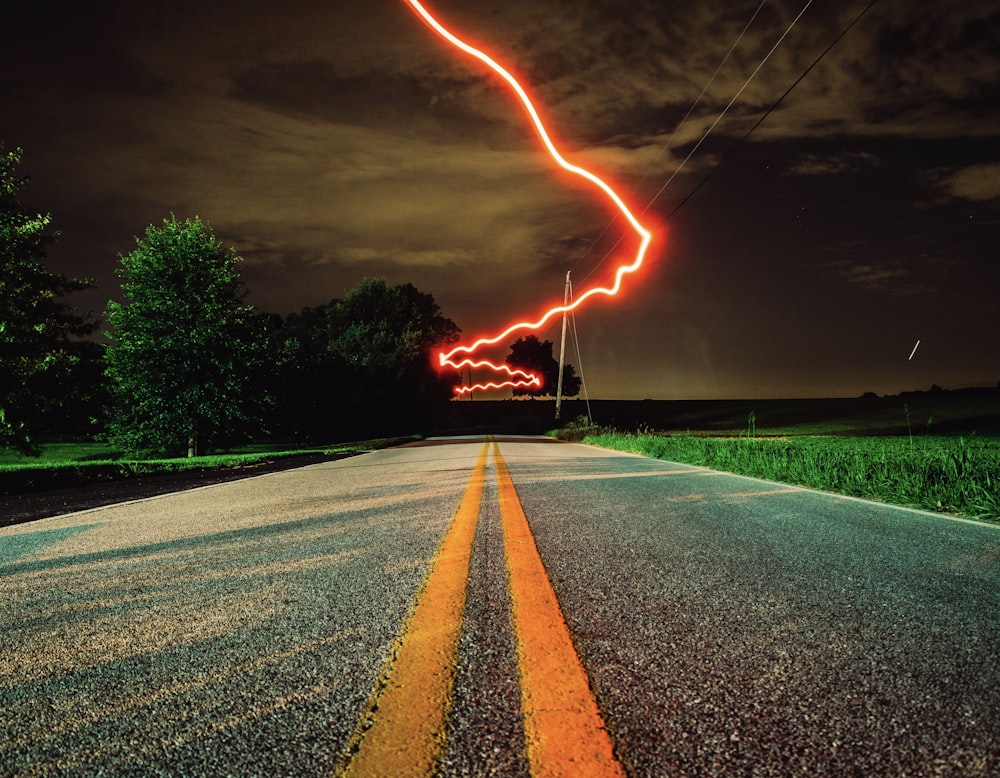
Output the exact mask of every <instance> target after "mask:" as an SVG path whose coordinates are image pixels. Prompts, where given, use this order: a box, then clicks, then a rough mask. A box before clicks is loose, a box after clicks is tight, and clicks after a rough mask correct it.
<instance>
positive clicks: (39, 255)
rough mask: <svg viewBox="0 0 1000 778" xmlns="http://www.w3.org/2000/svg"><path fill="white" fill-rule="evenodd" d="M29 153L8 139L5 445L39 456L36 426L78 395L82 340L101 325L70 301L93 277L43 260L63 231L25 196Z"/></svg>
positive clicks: (2, 214)
mask: <svg viewBox="0 0 1000 778" xmlns="http://www.w3.org/2000/svg"><path fill="white" fill-rule="evenodd" d="M21 155H22V151H21V149H19V148H18V149H14V150H13V151H10V152H7V153H4V152H3V146H2V145H0V446H2V447H5V448H12V449H14V450H16V451H19V452H21V453H24V454H38V445H37V440H36V431H40V430H44V429H45V427H46V424H47V423H48V421H49V420H50V419H51V418H52V417H53V416H57V415H58V414H59V413H60V411H61V410H62V409H64V408H65V407H67V406H68V404H71V403H72V402H73V401H74V400H75V399H77V398H76V395H77V394H78V393H77V392H75V391H73V390H72V387H73V382H72V381H71V380H69V378H70V376H71V375H73V371H74V367H75V366H76V365H77V364H78V363H79V361H80V357H81V346H80V341H79V340H78V339H79V338H80V337H82V336H84V335H87V334H89V333H91V332H93V331H94V330H95V329H97V326H98V325H97V323H96V322H94V321H92V317H91V316H90V315H89V314H88V315H86V316H82V315H80V314H79V313H77V311H76V310H75V309H74V308H73V307H72V306H71V305H70V304H69V303H67V302H65V301H64V300H63V298H64V297H65V296H66V295H68V294H70V293H72V292H78V291H81V290H83V289H88V288H90V287H92V286H93V282H92V281H85V280H79V279H75V278H73V279H71V278H67V277H66V276H63V275H60V274H58V273H53V272H51V271H49V270H48V269H46V268H45V266H44V265H43V264H42V263H43V262H44V260H45V250H46V247H47V246H49V245H51V244H52V243H54V242H55V240H56V238H57V237H58V233H48V232H47V231H48V229H49V225H50V223H51V221H52V215H51V214H45V215H44V216H43V215H42V214H38V213H32V212H31V211H29V210H28V209H26V208H25V207H24V206H23V205H22V204H21V202H20V200H19V194H20V191H21V189H23V188H24V186H25V185H26V184H27V183H28V179H27V178H21V177H18V176H17V175H15V168H16V167H17V165H19V164H20V162H21ZM74 339H76V340H74Z"/></svg>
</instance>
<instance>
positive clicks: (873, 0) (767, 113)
mask: <svg viewBox="0 0 1000 778" xmlns="http://www.w3.org/2000/svg"><path fill="white" fill-rule="evenodd" d="M877 2H878V0H871V2H869V3H868V5H866V6H865V7H864V9H863V10H862V11H861V13H859V14H858V15H857V16H855V17H854V19H852V20H851V22H850V24H848V25H847V26H846V27H845V28H844V29H843V30H841V31H840V33H839V34H838V35H837V37H836V38H834V39H833V40H832V41H831V42H830V44H829V45H828V46H827V47H826V48H825V49H823V51H822V52H820V55H819V56H818V57H816V59H814V60H813V61H812V64H810V65H809V67H807V68H806V69H805V70H803V71H802V74H801V75H800V76H799V77H798V78H796V79H795V80H794V81H793V82H792V84H791V86H789V87H788V89H786V90H785V91H784V93H783V94H782V95H781V97H779V98H778V99H777V100H775V101H774V103H772V104H771V107H770V108H768V109H767V110H766V111H764V113H763V114H761V116H760V118H759V119H757V121H756V122H754V124H753V126H752V127H751V128H750V129H749V130H747V131H746V133H744V135H743V137H742V138H740V139H739V140H738V141H736V143H734V144H733V145H732V146H731V147H730V148H729V150H728V151H726V152H725V154H723V155H722V157H721V158H720V159H719V164H717V165H716V166H715V167H713V168H712V169H711V170H709V171H708V172H707V173H706V174H705V175H704V176H703V177H702V179H701V180H700V181H699V182H698V183H697V184H696V185H695V187H694V188H693V189H692V190H691V191H690V192H688V193H687V194H686V195H685V196H684V198H683V199H682V200H681V201H680V202H679V203H677V205H675V206H674V207H673V209H672V210H671V211H670V213H668V214H667V216H666V218H667V219H670V218H671V217H672V216H673V215H674V214H675V213H677V212H678V211H679V210H680V209H681V208H682V207H683V206H684V204H685V203H686V202H687V201H688V200H690V199H691V198H692V197H694V195H695V193H696V192H697V191H698V190H699V189H701V188H702V187H703V186H704V185H705V183H706V182H707V181H708V179H710V178H711V177H712V176H713V175H715V173H716V171H717V170H718V169H719V168H720V167H722V165H723V164H724V163H725V162H726V161H727V160H728V159H729V157H730V156H732V154H733V152H735V151H736V150H737V149H738V148H739V147H740V146H742V145H743V143H744V142H745V141H746V139H747V138H749V137H750V136H751V135H752V134H753V132H754V130H756V129H757V128H758V127H760V125H761V124H763V123H764V120H765V119H767V117H768V116H770V115H771V112H772V111H774V109H775V108H777V107H778V106H779V105H781V103H782V102H783V101H784V99H785V98H786V97H788V95H789V94H791V92H792V90H793V89H795V87H797V86H798V85H799V83H800V82H801V81H802V79H804V78H805V77H806V76H807V75H809V73H810V71H811V70H812V69H813V68H814V67H816V65H818V64H819V62H820V60H821V59H823V57H825V56H826V55H827V54H829V53H830V51H831V50H832V49H833V47H834V46H836V45H837V44H838V43H839V42H840V40H841V38H843V37H844V36H845V35H847V33H848V32H849V31H850V30H851V28H852V27H854V25H855V24H857V23H858V22H859V21H861V19H862V17H863V16H864V15H865V14H867V13H868V12H869V11H870V10H871V8H872V6H873V5H875V3H877ZM668 183H669V182H668ZM663 188H665V186H664V187H663ZM663 188H661V189H660V192H662V191H663ZM660 192H657V193H656V195H654V196H653V200H655V199H656V198H657V197H659V195H660ZM652 204H653V203H652V201H650V205H652ZM648 208H649V206H646V210H648ZM645 212H646V211H645V210H643V213H645ZM602 261H603V260H602Z"/></svg>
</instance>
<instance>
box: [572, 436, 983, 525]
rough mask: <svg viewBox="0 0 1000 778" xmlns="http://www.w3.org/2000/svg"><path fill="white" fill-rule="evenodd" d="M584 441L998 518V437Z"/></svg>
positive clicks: (589, 438) (626, 438)
mask: <svg viewBox="0 0 1000 778" xmlns="http://www.w3.org/2000/svg"><path fill="white" fill-rule="evenodd" d="M584 442H585V443H592V444H594V445H598V446H603V447H605V448H612V449H616V450H619V451H629V452H633V453H636V454H643V455H645V456H650V457H655V458H657V459H666V460H672V461H676V462H685V463H688V464H692V465H701V466H704V467H710V468H713V469H716V470H725V471H728V472H731V473H740V474H742V475H749V476H754V477H757V478H766V479H769V480H773V481H781V482H784V483H791V484H798V485H802V486H809V487H812V488H815V489H824V490H827V491H832V492H840V493H842V494H847V495H852V496H855V497H865V498H869V499H874V500H881V501H883V502H889V503H894V504H897V505H907V506H911V507H917V508H924V509H927V510H936V511H946V512H949V513H957V514H961V515H964V516H971V517H975V518H982V519H990V520H993V521H997V520H1000V439H997V438H992V437H991V438H975V437H970V438H955V437H948V436H931V435H921V436H919V437H917V438H909V437H840V436H814V435H810V436H799V437H787V438H761V437H752V436H749V435H748V436H747V437H737V438H731V437H725V438H723V437H695V436H692V435H677V436H664V435H655V434H648V433H647V434H642V433H622V432H613V431H604V432H600V433H597V434H590V435H587V436H586V437H585V438H584Z"/></svg>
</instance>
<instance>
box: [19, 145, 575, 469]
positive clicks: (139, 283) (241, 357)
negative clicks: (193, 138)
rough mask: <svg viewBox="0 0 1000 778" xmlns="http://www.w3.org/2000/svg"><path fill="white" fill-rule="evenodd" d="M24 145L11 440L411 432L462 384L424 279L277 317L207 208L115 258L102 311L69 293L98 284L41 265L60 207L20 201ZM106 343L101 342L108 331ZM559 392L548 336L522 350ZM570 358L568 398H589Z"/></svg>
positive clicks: (514, 359) (171, 448)
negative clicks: (39, 208)
mask: <svg viewBox="0 0 1000 778" xmlns="http://www.w3.org/2000/svg"><path fill="white" fill-rule="evenodd" d="M21 158H22V152H21V150H20V149H15V150H13V151H9V152H5V151H4V149H3V147H2V145H0V271H2V273H0V447H5V448H10V449H14V450H16V451H19V452H21V453H24V454H36V453H38V450H39V449H38V443H39V441H40V440H41V439H43V438H46V437H57V436H68V435H89V436H92V437H103V438H105V439H107V440H108V441H109V442H110V443H112V444H113V445H116V446H118V447H120V448H121V449H122V450H124V451H128V452H156V453H164V454H172V453H180V452H182V451H183V450H184V449H192V450H195V451H207V450H209V449H220V448H226V447H229V446H231V445H234V444H236V443H239V442H243V441H246V440H250V439H257V438H261V437H269V438H280V439H294V440H298V441H302V442H305V443H309V442H313V443H320V442H323V441H334V440H346V439H351V438H356V437H368V436H373V435H382V434H392V433H399V432H404V431H406V432H409V431H414V430H418V429H420V428H422V427H424V426H425V425H426V424H427V423H428V422H429V421H431V420H433V418H434V417H435V414H436V413H438V412H439V411H440V410H441V408H442V406H443V404H444V403H446V402H447V401H448V400H449V399H450V398H451V397H452V388H453V386H454V385H455V384H456V383H457V382H458V381H459V380H460V379H459V376H458V375H457V374H456V373H454V372H453V371H441V370H440V369H438V368H437V367H436V366H435V365H434V362H433V359H432V352H434V351H436V350H437V349H439V348H441V347H443V346H447V345H449V344H452V343H454V342H456V341H457V340H458V335H459V332H460V330H459V328H458V327H457V325H456V324H455V323H454V322H453V321H452V320H451V319H449V318H447V317H445V316H444V315H443V314H442V312H441V310H440V307H439V306H438V304H437V303H436V302H435V301H434V298H433V297H432V296H431V295H430V294H426V293H424V292H421V291H419V290H418V289H416V288H415V287H414V286H413V285H412V284H401V285H395V286H390V285H389V284H388V283H387V282H386V281H384V280H382V279H365V280H363V281H361V282H360V283H359V284H358V285H357V286H355V287H354V288H353V289H351V290H350V291H348V292H347V293H346V294H345V295H344V297H343V298H342V299H334V300H331V301H330V302H328V303H325V304H322V305H319V306H316V307H307V308H303V309H302V310H301V311H300V312H298V313H292V314H289V315H287V316H280V315H278V314H273V313H263V312H259V311H257V310H255V309H254V308H253V306H251V305H249V304H248V303H247V302H246V299H245V298H246V289H245V287H244V285H243V283H242V281H241V278H240V273H239V264H240V262H241V261H242V260H241V258H240V257H239V256H238V255H237V253H236V251H235V250H234V249H232V248H226V247H225V246H223V244H222V243H221V242H220V241H219V240H217V239H216V237H215V235H214V233H213V231H212V229H211V227H210V226H209V225H208V224H206V223H204V222H203V221H201V219H199V218H198V217H194V218H188V219H183V220H181V219H178V218H176V217H175V216H174V215H173V214H171V215H170V216H169V217H168V218H166V219H164V221H163V224H162V225H151V226H150V227H148V228H147V230H146V232H145V234H144V235H143V236H141V237H137V238H136V247H135V249H134V250H133V251H131V252H130V253H128V254H125V255H120V256H119V266H118V269H117V272H118V277H119V278H120V280H121V296H120V300H111V301H109V302H108V304H107V307H106V309H105V311H104V316H103V321H100V320H98V319H96V317H95V316H94V315H93V314H81V313H80V312H78V311H77V310H76V309H75V308H74V307H73V306H72V305H71V304H70V303H69V302H68V301H67V300H66V298H67V297H68V296H69V295H71V294H72V293H74V292H79V291H82V290H85V289H90V288H93V287H94V282H93V281H91V280H87V279H76V278H67V277H66V276H63V275H60V274H58V273H53V272H51V271H50V270H48V269H47V268H46V267H45V258H46V250H47V248H48V247H49V246H51V245H52V243H53V242H54V241H55V240H56V239H57V238H58V233H57V232H54V231H52V229H51V222H52V217H51V215H50V214H46V215H41V214H35V213H33V212H32V211H31V210H29V209H28V208H26V207H25V206H24V205H23V204H22V202H21V190H22V189H23V188H24V187H25V186H26V185H27V183H28V179H27V178H26V177H20V176H18V175H17V173H16V168H17V166H18V165H19V164H20V162H21ZM102 325H105V326H106V329H104V330H103V334H104V336H105V342H101V341H98V340H95V339H93V337H92V336H94V335H95V334H96V333H98V332H99V331H101V330H102ZM507 362H508V364H511V365H514V366H517V367H525V368H530V369H533V370H538V371H539V372H541V373H542V374H543V376H544V379H545V382H544V385H543V387H542V388H541V389H540V390H537V391H534V392H526V391H524V390H521V392H520V393H522V394H534V395H539V394H554V392H555V386H556V379H557V377H558V365H557V364H556V362H555V359H554V358H553V357H552V344H551V342H549V341H540V340H539V339H538V338H537V337H535V336H534V335H528V336H526V337H524V338H519V339H518V340H517V341H516V342H515V343H514V344H511V354H510V355H509V356H508V357H507ZM579 386H580V380H579V378H578V377H577V376H576V375H575V374H574V371H573V368H572V365H567V366H566V368H565V370H564V394H566V395H567V396H573V395H575V394H577V393H578V392H579Z"/></svg>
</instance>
